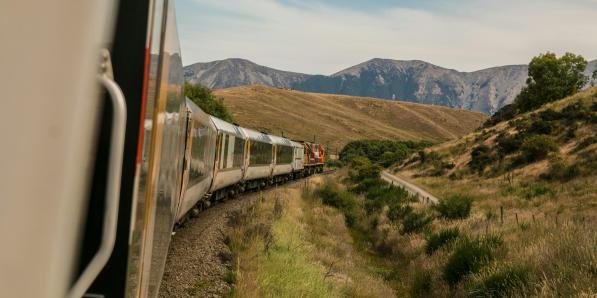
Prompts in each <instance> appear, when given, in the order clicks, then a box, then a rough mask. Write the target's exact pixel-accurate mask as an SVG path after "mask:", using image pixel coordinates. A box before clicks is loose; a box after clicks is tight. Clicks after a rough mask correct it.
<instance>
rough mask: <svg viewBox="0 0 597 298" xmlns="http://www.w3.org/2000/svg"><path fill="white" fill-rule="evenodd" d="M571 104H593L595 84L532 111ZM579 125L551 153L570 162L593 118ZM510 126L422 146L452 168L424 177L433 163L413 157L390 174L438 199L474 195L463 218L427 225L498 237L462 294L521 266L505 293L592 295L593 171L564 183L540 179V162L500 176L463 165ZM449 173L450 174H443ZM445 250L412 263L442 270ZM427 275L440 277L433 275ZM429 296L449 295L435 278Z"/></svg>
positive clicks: (596, 189)
mask: <svg viewBox="0 0 597 298" xmlns="http://www.w3.org/2000/svg"><path fill="white" fill-rule="evenodd" d="M575 102H581V103H583V104H584V105H585V106H592V105H595V104H597V88H593V89H590V90H587V91H584V92H580V93H578V94H576V95H574V96H571V97H569V98H566V99H564V100H561V101H558V102H554V103H552V104H549V105H546V106H545V107H543V108H542V109H540V110H539V111H541V110H545V109H548V108H551V109H554V110H556V111H558V110H561V109H562V108H563V107H565V106H567V105H569V104H571V103H575ZM529 116H530V114H525V115H521V116H519V117H517V118H516V119H523V120H524V119H528V117H529ZM516 119H515V120H516ZM578 125H579V127H578V128H577V129H576V135H575V137H574V138H572V139H570V140H567V141H565V142H564V143H561V146H560V148H559V152H556V154H555V155H557V156H558V158H561V159H563V160H566V161H568V162H570V163H572V162H575V161H576V160H577V158H578V154H579V153H578V152H575V151H574V150H572V148H574V147H576V145H577V144H578V143H579V142H580V141H581V140H583V139H586V138H587V137H590V136H594V135H595V131H597V125H596V124H594V123H593V124H591V123H588V122H579V123H578ZM511 130H512V127H510V126H509V125H508V124H507V123H500V124H498V125H496V126H494V127H491V128H488V129H486V130H485V131H477V132H474V133H472V134H470V135H467V136H465V137H463V138H461V139H459V140H454V141H450V142H446V143H444V144H440V145H438V146H434V147H432V148H430V149H428V151H433V152H437V153H439V155H441V156H443V157H444V158H443V159H444V161H446V162H449V163H453V164H454V165H455V166H454V168H453V169H451V170H449V171H447V172H446V173H445V174H443V175H440V176H437V177H434V176H430V175H429V173H430V169H432V168H433V167H434V165H432V164H421V163H419V162H415V163H410V164H404V165H401V166H397V167H395V168H394V170H395V171H396V174H397V175H399V176H401V177H402V178H404V179H406V180H409V181H411V182H413V183H415V184H417V185H419V186H420V187H422V188H424V189H426V190H427V191H429V192H431V193H433V194H434V195H435V196H437V197H439V198H445V197H447V196H450V195H454V194H467V195H470V196H472V197H474V198H475V202H474V204H473V208H472V211H471V215H470V217H469V218H467V219H465V220H452V221H446V220H439V221H434V223H433V229H434V230H438V229H440V228H442V227H446V226H457V227H459V228H460V231H461V233H464V234H467V235H483V234H486V233H494V234H498V235H501V236H502V239H503V240H504V245H503V249H502V251H501V252H500V254H499V256H498V257H497V258H496V260H494V261H493V262H492V264H491V265H490V266H488V267H487V268H485V269H483V270H482V271H481V272H479V273H478V274H475V275H473V276H469V277H468V278H467V280H465V282H464V283H463V284H462V285H460V287H461V288H460V290H462V291H465V290H464V289H465V288H467V287H469V286H471V285H473V284H475V283H479V282H482V281H483V280H485V279H486V278H487V277H488V276H490V275H491V274H493V273H494V272H496V271H499V270H504V268H510V267H511V266H518V267H520V268H525V270H528V274H529V283H528V284H527V285H526V286H525V288H524V289H517V290H515V291H514V292H512V293H510V295H514V296H538V297H554V296H560V297H572V296H578V297H594V296H596V295H597V242H596V241H597V183H595V181H597V176H596V175H595V172H594V171H592V172H589V173H590V174H586V175H583V176H578V177H574V178H573V179H570V180H569V181H557V180H545V179H541V178H540V175H541V174H542V173H545V172H546V171H547V169H548V166H549V161H547V160H542V161H537V162H534V163H530V164H528V165H523V166H521V167H518V168H515V169H513V170H511V171H505V174H504V173H502V174H494V173H492V172H491V171H486V172H485V173H484V174H481V175H479V174H477V173H475V172H472V171H470V170H469V169H468V166H467V164H468V162H469V161H470V154H471V150H472V148H473V147H474V146H476V144H480V143H482V144H484V145H487V146H489V147H492V146H495V136H496V135H497V134H499V133H500V132H503V131H511ZM482 135H485V136H483V137H482ZM596 150H597V144H592V145H589V146H588V147H586V148H585V149H583V150H582V152H585V153H587V152H589V153H590V152H593V153H594V152H595V151H596ZM582 152H581V153H582ZM450 174H454V175H455V176H454V175H453V177H449V176H450ZM501 210H503V222H502V219H501V213H502V211H501ZM449 253H450V252H449V250H440V251H439V252H438V253H436V254H434V255H432V256H431V257H429V256H425V255H424V254H421V255H419V256H418V257H416V258H414V259H413V261H412V263H411V268H412V269H414V268H428V269H431V270H432V271H433V270H435V271H437V270H441V268H442V266H444V261H445V259H446V257H447V256H448V255H449ZM433 279H434V280H439V279H441V277H439V276H438V275H434V277H433ZM460 290H459V291H460ZM457 292H458V291H457ZM460 293H462V292H460ZM432 294H433V295H434V296H449V295H450V291H448V290H447V289H446V288H445V286H443V285H441V283H440V284H439V285H437V286H436V287H434V289H433V293H432Z"/></svg>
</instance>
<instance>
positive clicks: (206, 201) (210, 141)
mask: <svg viewBox="0 0 597 298" xmlns="http://www.w3.org/2000/svg"><path fill="white" fill-rule="evenodd" d="M186 105H187V111H186V116H187V125H186V133H185V135H186V136H187V139H186V142H185V144H186V148H185V154H184V166H183V173H182V181H183V182H182V187H181V195H180V202H179V203H178V204H176V205H177V206H178V208H177V211H176V221H177V223H182V222H184V220H185V219H186V218H188V217H189V216H191V215H196V214H198V213H199V211H201V210H202V209H204V208H206V207H208V206H209V205H211V204H212V203H214V202H217V201H221V200H225V199H227V198H232V197H236V196H237V195H238V194H240V193H243V192H245V191H250V190H256V189H262V188H266V187H268V186H271V185H274V184H280V183H285V182H287V181H291V180H295V179H298V178H302V177H305V176H309V175H312V174H315V173H321V172H323V166H324V164H325V150H324V148H323V146H322V145H321V144H317V143H310V142H301V141H293V140H290V139H287V138H284V137H279V136H275V135H269V134H266V133H263V132H258V131H255V130H252V129H249V128H244V127H241V126H238V125H236V124H233V123H228V122H226V121H224V120H222V119H219V118H217V117H214V116H211V115H208V114H206V113H205V112H203V111H202V110H201V109H200V108H199V107H198V106H197V105H195V103H193V102H192V101H191V100H189V99H187V100H186Z"/></svg>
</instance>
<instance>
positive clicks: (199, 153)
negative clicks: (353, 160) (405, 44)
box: [0, 0, 325, 297]
mask: <svg viewBox="0 0 597 298" xmlns="http://www.w3.org/2000/svg"><path fill="white" fill-rule="evenodd" d="M0 19H2V20H4V21H5V22H6V24H13V25H15V26H11V27H13V28H9V26H2V27H0V32H1V33H2V36H4V37H5V40H8V41H9V42H8V43H7V45H6V46H5V47H4V49H3V50H5V51H6V52H5V53H3V55H2V56H3V57H10V59H5V60H2V66H3V71H2V72H0V73H2V74H9V75H8V76H7V77H6V78H5V77H4V76H2V78H1V79H0V82H3V83H4V82H10V83H9V84H3V85H2V90H3V96H4V99H3V101H1V102H0V106H1V108H0V113H2V114H1V115H0V116H1V117H0V121H2V122H1V123H0V129H1V133H2V136H3V141H5V142H8V143H7V144H6V146H2V149H0V150H2V152H0V165H2V171H1V172H0V175H1V177H0V198H1V200H2V201H0V202H1V203H2V208H0V234H2V235H3V237H4V238H3V247H2V248H1V250H2V253H0V297H65V296H68V297H81V296H86V297H123V296H126V297H155V296H157V294H158V292H159V286H160V281H161V279H162V275H163V270H164V265H165V262H166V255H167V251H168V246H169V243H170V238H171V235H172V231H173V229H174V228H175V226H176V224H181V223H183V222H184V221H185V219H186V218H188V217H189V216H190V215H197V214H198V213H199V211H200V210H201V209H203V208H206V207H208V206H209V205H210V204H213V203H215V202H217V201H220V200H224V199H227V198H232V197H235V196H237V195H238V194H239V193H242V192H245V191H249V190H257V189H262V188H265V187H268V186H271V185H274V184H279V183H283V182H286V181H289V180H292V179H297V178H301V177H304V176H306V175H310V174H313V173H317V172H321V171H323V165H324V162H325V151H324V149H323V147H322V146H321V144H316V143H310V142H298V141H293V140H289V139H287V138H284V137H279V136H274V135H270V134H267V133H263V132H258V131H255V130H252V129H249V128H243V127H240V126H238V125H235V124H233V123H228V122H226V121H223V120H221V119H218V118H216V117H213V116H210V115H208V114H206V113H205V112H203V111H202V110H201V109H200V108H199V107H198V106H196V105H195V104H194V103H193V102H192V101H190V100H188V99H186V98H185V96H184V94H183V83H184V82H183V69H182V60H181V53H180V48H179V41H178V33H177V29H176V19H175V14H174V1H172V0H127V1H79V2H77V4H76V5H73V3H71V1H68V0H52V1H41V2H39V1H27V0H25V1H17V2H15V3H13V4H12V8H11V9H6V10H4V9H3V10H0ZM14 27H18V28H19V31H22V32H26V35H20V34H19V33H18V32H16V31H15V30H14ZM102 49H103V50H102ZM98 60H99V61H100V63H99V64H98V63H97V61H98ZM23 62H26V63H23ZM19 111H27V116H28V117H27V121H22V119H23V118H22V113H19ZM263 121H268V119H263ZM14 123H19V124H20V125H19V127H18V129H15V127H14V125H13V124H14ZM3 145H4V143H3ZM199 216H200V214H199ZM24 219H25V220H26V224H15V223H22V222H23V221H24Z"/></svg>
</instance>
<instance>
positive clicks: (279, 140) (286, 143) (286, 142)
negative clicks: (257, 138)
mask: <svg viewBox="0 0 597 298" xmlns="http://www.w3.org/2000/svg"><path fill="white" fill-rule="evenodd" d="M269 138H270V139H271V140H272V143H274V144H276V145H284V146H290V147H291V146H292V142H291V141H290V140H289V139H287V138H283V137H278V136H273V135H269Z"/></svg>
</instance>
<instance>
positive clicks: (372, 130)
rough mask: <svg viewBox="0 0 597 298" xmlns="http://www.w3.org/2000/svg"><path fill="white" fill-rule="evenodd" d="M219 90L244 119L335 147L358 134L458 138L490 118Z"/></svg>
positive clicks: (369, 101) (246, 89)
mask: <svg viewBox="0 0 597 298" xmlns="http://www.w3.org/2000/svg"><path fill="white" fill-rule="evenodd" d="M215 94H216V96H218V97H222V98H223V99H224V104H225V105H226V107H227V108H228V109H229V111H230V112H231V114H232V117H233V118H234V119H235V120H236V121H237V122H238V123H239V124H240V125H243V126H247V127H250V128H254V129H257V130H262V131H267V132H270V133H274V134H282V133H283V134H284V135H285V136H287V137H289V138H292V139H297V140H313V139H315V140H316V141H317V142H321V143H323V144H326V145H328V147H329V148H330V149H331V150H332V152H335V150H336V149H337V150H340V149H341V147H342V146H344V145H345V144H346V143H348V142H349V141H351V140H359V139H403V140H422V139H425V140H434V141H444V140H449V139H454V138H458V137H460V136H463V135H465V134H467V133H469V132H471V131H472V130H474V129H475V128H477V127H478V126H479V125H480V124H481V123H482V122H483V121H484V120H485V119H486V118H487V117H486V116H485V115H483V114H481V113H477V112H471V111H465V110H457V109H451V108H446V107H441V106H432V105H422V104H415V103H405V102H399V101H387V100H379V99H373V98H365V97H355V96H345V95H332V94H319V93H306V92H301V91H293V90H286V89H278V88H271V87H266V86H261V85H253V86H242V87H235V88H228V89H219V90H215ZM264 119H267V121H264Z"/></svg>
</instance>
